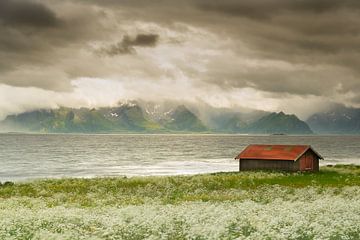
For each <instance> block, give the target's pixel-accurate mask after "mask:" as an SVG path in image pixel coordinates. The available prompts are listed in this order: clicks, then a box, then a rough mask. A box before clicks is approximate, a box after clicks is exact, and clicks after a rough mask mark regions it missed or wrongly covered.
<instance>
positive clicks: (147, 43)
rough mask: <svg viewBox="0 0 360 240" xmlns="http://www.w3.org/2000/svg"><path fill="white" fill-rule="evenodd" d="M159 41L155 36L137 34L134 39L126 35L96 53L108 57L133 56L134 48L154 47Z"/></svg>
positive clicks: (157, 36)
mask: <svg viewBox="0 0 360 240" xmlns="http://www.w3.org/2000/svg"><path fill="white" fill-rule="evenodd" d="M158 39H159V35H157V34H138V35H136V36H135V37H134V38H131V37H130V36H128V35H126V36H124V37H123V39H122V40H121V41H120V42H118V43H116V44H113V45H110V46H108V47H105V48H101V49H100V50H99V51H98V52H99V53H100V54H105V55H108V56H116V55H121V54H134V53H136V50H135V48H134V47H155V46H156V44H157V42H158Z"/></svg>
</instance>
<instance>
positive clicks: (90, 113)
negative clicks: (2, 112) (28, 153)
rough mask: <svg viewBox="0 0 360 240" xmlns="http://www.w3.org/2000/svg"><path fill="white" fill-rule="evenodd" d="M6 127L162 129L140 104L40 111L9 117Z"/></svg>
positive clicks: (94, 130) (38, 129) (65, 130)
mask: <svg viewBox="0 0 360 240" xmlns="http://www.w3.org/2000/svg"><path fill="white" fill-rule="evenodd" d="M3 125H5V126H7V128H8V129H9V128H10V129H16V130H20V131H29V132H50V133H57V132H63V133H68V132H79V133H99V132H129V131H131V132H142V131H154V130H161V129H162V127H161V126H160V125H159V124H157V123H155V122H152V121H150V120H147V119H146V118H145V117H144V115H143V113H142V110H141V108H140V107H139V106H137V105H123V106H120V107H116V108H101V109H88V108H80V109H71V108H59V109H55V110H38V111H33V112H27V113H22V114H18V115H11V116H8V117H7V118H6V119H5V120H4V121H3Z"/></svg>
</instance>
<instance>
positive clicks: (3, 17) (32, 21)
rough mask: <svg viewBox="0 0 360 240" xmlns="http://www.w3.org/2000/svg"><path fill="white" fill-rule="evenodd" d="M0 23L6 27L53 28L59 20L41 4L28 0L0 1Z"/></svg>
mask: <svg viewBox="0 0 360 240" xmlns="http://www.w3.org/2000/svg"><path fill="white" fill-rule="evenodd" d="M0 22H2V23H4V24H8V25H23V26H34V27H55V26H57V25H59V24H60V23H61V20H60V19H59V18H58V17H57V16H56V14H55V13H54V12H53V11H51V10H50V9H49V8H48V7H46V6H45V5H43V4H41V3H38V2H33V1H29V0H1V1H0Z"/></svg>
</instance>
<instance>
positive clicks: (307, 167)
mask: <svg viewBox="0 0 360 240" xmlns="http://www.w3.org/2000/svg"><path fill="white" fill-rule="evenodd" d="M299 161H300V170H301V171H314V172H317V171H319V159H318V157H317V156H316V154H315V153H314V152H313V151H311V150H309V151H307V152H306V153H304V155H302V156H301V158H300V159H299Z"/></svg>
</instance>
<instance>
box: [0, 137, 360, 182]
mask: <svg viewBox="0 0 360 240" xmlns="http://www.w3.org/2000/svg"><path fill="white" fill-rule="evenodd" d="M256 143H258V144H311V145H312V146H313V147H314V148H315V149H316V150H317V151H318V152H319V153H320V154H322V155H323V157H324V158H325V161H322V164H323V165H324V164H337V163H353V164H360V136H244V135H68V134H49V135H41V134H0V181H8V180H10V181H19V180H28V179H37V178H61V177H95V176H119V175H126V176H143V175H175V174H195V173H207V172H217V171H237V169H238V162H237V161H235V160H233V158H234V157H235V156H236V155H237V154H238V153H239V152H240V151H241V150H242V149H243V148H244V147H245V146H247V145H248V144H256Z"/></svg>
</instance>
